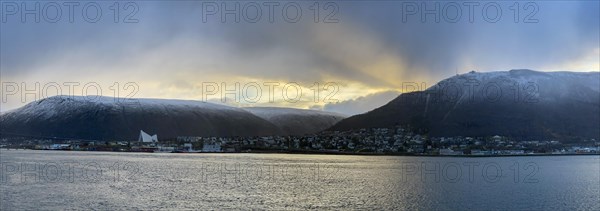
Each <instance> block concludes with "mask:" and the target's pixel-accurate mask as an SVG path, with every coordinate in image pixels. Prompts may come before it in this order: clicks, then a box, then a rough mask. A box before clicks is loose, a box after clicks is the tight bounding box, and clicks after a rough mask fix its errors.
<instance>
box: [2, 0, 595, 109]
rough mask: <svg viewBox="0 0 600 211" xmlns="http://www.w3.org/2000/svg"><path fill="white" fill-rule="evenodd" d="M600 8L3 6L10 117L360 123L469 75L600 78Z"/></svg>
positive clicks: (464, 4)
mask: <svg viewBox="0 0 600 211" xmlns="http://www.w3.org/2000/svg"><path fill="white" fill-rule="evenodd" d="M128 2H130V3H128ZM36 4H39V6H38V5H36ZM36 6H37V7H36ZM599 11H600V5H599V2H598V1H546V2H535V3H528V2H522V1H496V2H477V1H456V2H449V1H439V2H436V1H427V2H420V1H331V2H323V1H319V2H316V1H254V2H253V1H226V2H214V1H123V2H116V1H98V2H93V1H91V2H81V3H78V5H73V4H72V3H69V2H60V1H58V2H48V1H27V2H11V1H2V2H1V3H0V17H1V22H0V81H1V82H2V86H1V87H0V88H1V89H2V90H1V91H2V102H1V104H0V111H2V112H5V111H8V110H11V109H15V108H18V107H20V106H23V105H24V104H26V103H28V102H31V101H34V100H37V99H41V98H44V97H49V96H53V95H58V94H62V95H70V94H73V95H97V94H101V95H106V96H118V97H134V98H169V99H188V100H202V101H210V102H215V103H221V104H227V105H231V106H239V107H245V106H275V107H295V108H304V109H317V110H326V111H332V112H338V113H343V114H347V115H354V114H359V113H363V112H367V111H369V110H372V109H374V108H377V107H379V106H382V105H384V104H385V103H387V102H388V101H390V100H392V99H393V98H395V97H396V96H397V95H398V94H400V93H402V92H407V91H415V90H414V89H415V87H418V89H425V88H427V87H429V86H432V85H434V84H435V83H436V82H438V81H440V80H442V79H444V78H447V77H450V76H453V75H455V74H456V73H465V72H468V71H471V70H476V71H480V72H487V71H499V70H510V69H523V68H526V69H534V70H540V71H584V72H587V71H600V61H599V60H600V59H599V58H600V33H599V28H600V23H599V19H600V14H599ZM36 18H37V19H39V20H36ZM38 84H39V85H38ZM415 85H416V86H415ZM232 90H233V91H232Z"/></svg>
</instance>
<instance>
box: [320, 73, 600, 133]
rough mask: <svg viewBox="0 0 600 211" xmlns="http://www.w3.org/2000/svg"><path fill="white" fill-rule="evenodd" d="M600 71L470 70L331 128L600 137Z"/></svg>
mask: <svg viewBox="0 0 600 211" xmlns="http://www.w3.org/2000/svg"><path fill="white" fill-rule="evenodd" d="M599 124H600V73H598V72H589V73H580V72H539V71H533V70H523V69H522V70H510V71H500V72H486V73H479V72H470V73H466V74H461V75H456V76H453V77H450V78H447V79H445V80H442V81H440V82H439V83H437V84H436V85H434V86H432V87H430V88H428V89H426V90H423V91H417V92H412V93H405V94H401V95H400V96H398V97H397V98H396V99H394V100H392V101H391V102H389V103H387V104H386V105H384V106H382V107H379V108H377V109H375V110H373V111H370V112H367V113H365V114H361V115H356V116H352V117H349V118H346V119H344V120H342V121H340V122H339V123H337V124H336V125H335V126H333V127H331V128H330V129H329V130H339V131H343V130H351V129H359V128H375V127H393V126H396V125H403V126H409V127H411V128H413V129H416V130H418V131H421V132H424V133H428V134H429V135H431V136H438V137H439V136H493V135H502V136H509V137H514V138H522V139H571V138H596V139H598V138H600V125H599Z"/></svg>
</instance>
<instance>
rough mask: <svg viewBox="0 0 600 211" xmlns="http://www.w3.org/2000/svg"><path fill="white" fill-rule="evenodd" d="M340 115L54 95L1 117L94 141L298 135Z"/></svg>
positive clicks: (38, 131) (11, 128)
mask: <svg viewBox="0 0 600 211" xmlns="http://www.w3.org/2000/svg"><path fill="white" fill-rule="evenodd" d="M341 118H343V117H342V116H341V115H339V114H334V113H328V112H320V111H312V110H301V109H286V108H256V109H253V108H235V107H230V106H225V105H218V104H213V103H208V102H201V101H188V100H164V99H122V98H111V97H96V96H92V97H90V96H88V97H82V96H55V97H50V98H46V99H41V100H38V101H35V102H32V103H29V104H27V105H25V106H23V107H21V108H18V109H15V110H13V111H9V112H4V113H2V115H1V116H0V131H1V132H2V133H3V135H27V136H34V137H36V136H38V137H57V138H73V139H89V140H136V139H137V137H138V135H139V131H140V130H144V131H146V132H148V133H150V134H158V137H159V139H164V138H175V137H177V136H264V135H295V134H305V133H316V132H318V131H322V130H324V129H326V128H328V127H331V126H332V125H333V124H335V123H337V122H338V121H339V120H341Z"/></svg>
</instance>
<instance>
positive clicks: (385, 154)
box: [0, 148, 600, 158]
mask: <svg viewBox="0 0 600 211" xmlns="http://www.w3.org/2000/svg"><path fill="white" fill-rule="evenodd" d="M19 150H31V151H63V152H64V151H68V152H113V153H142V154H144V153H160V154H164V153H173V154H299V155H348V156H397V157H471V158H478V157H479V158H481V157H529V156H548V157H550V156H589V155H596V156H600V153H569V154H545V153H544V154H543V153H536V154H508V155H431V154H411V153H367V152H364V153H360V152H323V151H250V152H174V151H173V152H131V151H88V150H37V149H11V148H0V151H19Z"/></svg>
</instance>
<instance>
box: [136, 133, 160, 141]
mask: <svg viewBox="0 0 600 211" xmlns="http://www.w3.org/2000/svg"><path fill="white" fill-rule="evenodd" d="M138 141H139V142H144V143H157V142H158V136H157V135H156V134H154V135H153V136H150V135H149V134H147V133H146V132H144V131H143V130H140V137H139V138H138Z"/></svg>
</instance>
